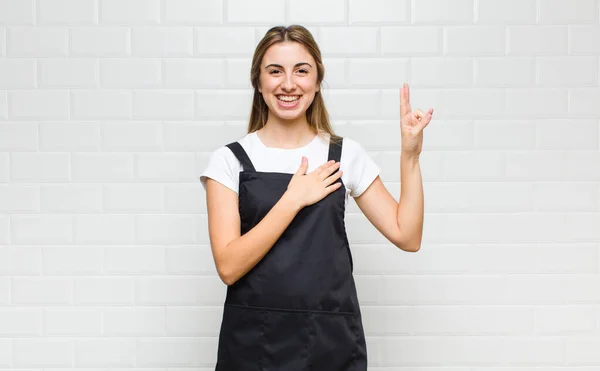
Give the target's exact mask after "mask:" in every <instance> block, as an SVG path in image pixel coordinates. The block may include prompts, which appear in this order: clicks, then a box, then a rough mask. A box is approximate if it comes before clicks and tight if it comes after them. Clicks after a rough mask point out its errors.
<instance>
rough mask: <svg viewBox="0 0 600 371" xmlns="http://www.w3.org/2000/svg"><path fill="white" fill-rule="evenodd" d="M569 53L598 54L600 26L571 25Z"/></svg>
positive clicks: (599, 48)
mask: <svg viewBox="0 0 600 371" xmlns="http://www.w3.org/2000/svg"><path fill="white" fill-rule="evenodd" d="M569 53H571V54H595V55H597V54H600V26H583V25H582V26H580V25H571V26H570V27H569Z"/></svg>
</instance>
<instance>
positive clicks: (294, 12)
mask: <svg viewBox="0 0 600 371" xmlns="http://www.w3.org/2000/svg"><path fill="white" fill-rule="evenodd" d="M288 6H289V9H288V11H289V21H290V22H292V23H302V24H311V23H327V24H332V23H334V24H335V23H339V24H343V23H344V22H345V21H346V2H345V1H343V0H332V1H328V2H326V3H323V2H319V1H318V0H302V1H300V0H290V1H289V5H288ZM315 9H319V11H315Z"/></svg>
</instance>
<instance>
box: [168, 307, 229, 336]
mask: <svg viewBox="0 0 600 371" xmlns="http://www.w3.org/2000/svg"><path fill="white" fill-rule="evenodd" d="M222 318H223V308H220V307H216V308H212V307H202V308H186V307H179V308H177V307H169V308H167V334H168V335H169V336H194V337H199V336H210V337H218V336H219V331H220V326H221V320H222Z"/></svg>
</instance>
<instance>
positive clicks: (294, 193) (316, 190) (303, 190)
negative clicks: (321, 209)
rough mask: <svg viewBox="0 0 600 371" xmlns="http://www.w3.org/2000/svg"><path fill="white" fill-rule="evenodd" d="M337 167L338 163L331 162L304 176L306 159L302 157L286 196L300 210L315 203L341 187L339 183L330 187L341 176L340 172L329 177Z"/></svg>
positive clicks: (306, 167) (306, 164) (306, 166)
mask: <svg viewBox="0 0 600 371" xmlns="http://www.w3.org/2000/svg"><path fill="white" fill-rule="evenodd" d="M339 167H340V163H339V162H335V161H333V160H331V161H328V162H326V163H324V164H323V165H321V166H319V167H318V168H316V169H315V170H313V171H312V172H310V173H309V174H306V170H307V169H308V159H307V158H306V157H302V163H301V164H300V168H298V171H296V173H295V174H294V175H293V176H292V180H290V183H289V184H288V187H287V191H286V192H285V193H286V196H287V197H289V198H290V199H292V200H294V202H296V203H297V205H298V206H299V207H300V208H302V207H305V206H309V205H312V204H314V203H317V202H318V201H320V200H322V199H323V198H325V196H327V195H328V194H330V193H331V192H333V191H335V190H336V189H338V188H340V186H341V185H342V184H341V183H340V182H338V183H335V184H333V185H332V183H333V182H335V181H336V180H338V179H339V178H340V177H341V176H342V171H341V170H340V171H338V172H336V173H335V174H333V175H331V174H332V173H333V172H334V171H335V170H336V169H338V168H339Z"/></svg>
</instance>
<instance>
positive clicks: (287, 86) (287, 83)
mask: <svg viewBox="0 0 600 371" xmlns="http://www.w3.org/2000/svg"><path fill="white" fill-rule="evenodd" d="M295 87H296V83H295V82H294V79H293V74H287V75H285V78H284V79H283V83H282V84H281V88H282V89H283V90H285V91H292V90H294V88H295Z"/></svg>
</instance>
